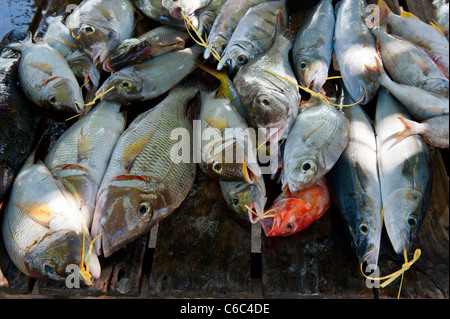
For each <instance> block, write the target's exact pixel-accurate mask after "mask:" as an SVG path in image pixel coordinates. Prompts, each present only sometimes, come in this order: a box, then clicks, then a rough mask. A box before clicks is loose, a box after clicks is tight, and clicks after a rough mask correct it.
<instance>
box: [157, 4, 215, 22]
mask: <svg viewBox="0 0 450 319" xmlns="http://www.w3.org/2000/svg"><path fill="white" fill-rule="evenodd" d="M210 2H211V0H178V1H172V0H162V1H161V3H162V6H163V7H164V8H166V9H167V11H169V12H170V15H171V16H172V17H174V18H175V19H178V20H181V19H182V18H183V16H182V15H181V12H182V11H183V13H184V14H185V15H186V16H187V17H189V16H193V15H194V13H195V11H197V10H199V9H201V8H203V7H206V6H207V5H208V4H209V3H210Z"/></svg>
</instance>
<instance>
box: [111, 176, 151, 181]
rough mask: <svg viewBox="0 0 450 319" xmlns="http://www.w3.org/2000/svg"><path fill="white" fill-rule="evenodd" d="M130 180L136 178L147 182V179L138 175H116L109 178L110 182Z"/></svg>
mask: <svg viewBox="0 0 450 319" xmlns="http://www.w3.org/2000/svg"><path fill="white" fill-rule="evenodd" d="M132 180H138V181H143V182H145V183H148V179H146V178H145V177H143V176H140V175H118V176H115V177H113V178H112V179H111V182H115V181H132Z"/></svg>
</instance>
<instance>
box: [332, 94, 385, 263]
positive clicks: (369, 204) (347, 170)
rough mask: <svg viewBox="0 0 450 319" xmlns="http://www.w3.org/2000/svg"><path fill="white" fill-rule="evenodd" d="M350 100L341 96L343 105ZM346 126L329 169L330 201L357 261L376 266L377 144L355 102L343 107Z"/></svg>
mask: <svg viewBox="0 0 450 319" xmlns="http://www.w3.org/2000/svg"><path fill="white" fill-rule="evenodd" d="M352 103H353V101H352V100H351V99H350V98H349V97H348V94H345V95H344V99H343V104H352ZM343 112H344V113H345V115H346V116H347V118H348V120H349V125H350V134H349V141H348V145H347V148H346V149H345V151H344V152H343V153H342V155H341V157H340V158H339V160H338V161H337V162H336V164H335V165H334V166H333V168H332V169H331V170H330V172H329V174H328V175H327V176H328V181H329V183H330V187H331V193H332V196H333V201H334V203H336V206H337V207H338V209H339V211H340V212H341V213H342V215H343V216H344V220H345V222H346V225H347V226H348V228H349V232H350V234H351V236H352V239H353V243H352V244H353V246H354V249H355V252H356V255H357V256H358V259H359V262H360V263H361V264H362V263H364V262H366V263H367V264H368V265H377V264H378V256H379V252H380V239H381V229H382V217H381V209H382V203H381V190H380V182H379V178H378V167H377V143H376V138H375V131H374V128H373V126H372V123H371V121H370V120H369V118H368V117H367V115H366V114H365V112H364V111H363V109H362V108H361V107H360V106H359V105H355V106H352V107H345V108H343Z"/></svg>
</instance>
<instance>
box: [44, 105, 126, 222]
mask: <svg viewBox="0 0 450 319" xmlns="http://www.w3.org/2000/svg"><path fill="white" fill-rule="evenodd" d="M124 129H125V116H124V114H123V113H122V112H120V104H117V103H114V102H101V103H99V104H98V105H97V106H95V107H94V109H92V110H91V111H90V112H89V113H87V114H86V115H85V116H83V117H82V118H81V119H79V120H78V121H77V122H75V124H73V125H72V126H71V127H70V128H69V129H68V130H67V131H65V132H64V134H63V135H62V136H61V137H60V138H59V139H58V140H57V141H56V143H55V144H54V145H53V146H52V147H51V148H50V150H49V151H48V154H47V156H46V157H45V160H44V164H45V166H46V167H48V169H49V170H50V172H51V173H52V174H53V175H54V176H55V177H56V178H58V179H59V180H60V181H62V182H63V183H64V185H66V187H68V188H69V189H70V190H72V191H74V193H75V196H76V197H78V198H79V199H80V204H81V213H82V215H83V217H84V220H85V223H86V225H87V227H88V228H90V226H91V222H92V217H93V214H94V208H95V199H96V194H97V190H98V187H99V185H100V183H101V181H102V178H103V174H104V172H105V170H106V167H107V165H108V162H109V158H110V156H111V153H112V151H113V149H114V146H115V144H116V142H117V139H118V138H119V136H120V134H121V133H122V132H123V130H124Z"/></svg>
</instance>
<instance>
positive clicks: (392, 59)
mask: <svg viewBox="0 0 450 319" xmlns="http://www.w3.org/2000/svg"><path fill="white" fill-rule="evenodd" d="M370 30H371V31H372V34H373V35H374V36H375V37H376V38H377V47H378V50H379V52H380V56H381V59H382V61H383V66H384V68H385V70H386V72H387V73H388V74H389V75H390V77H391V78H392V80H394V81H395V82H397V83H400V84H406V85H411V86H416V87H420V88H422V89H424V90H427V91H430V92H434V93H437V94H440V95H443V96H445V97H447V98H448V95H449V81H448V78H447V77H445V75H444V74H443V73H442V71H441V70H440V69H439V68H438V66H437V65H436V64H435V63H434V61H433V60H432V59H431V58H430V56H429V55H428V54H427V53H425V52H424V51H423V50H422V49H420V48H419V47H418V46H415V45H414V44H412V43H411V42H409V41H407V40H405V39H403V38H401V37H398V36H395V35H391V34H388V33H387V31H386V25H384V24H382V23H381V24H380V26H379V27H371V28H370Z"/></svg>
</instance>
